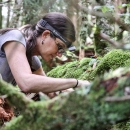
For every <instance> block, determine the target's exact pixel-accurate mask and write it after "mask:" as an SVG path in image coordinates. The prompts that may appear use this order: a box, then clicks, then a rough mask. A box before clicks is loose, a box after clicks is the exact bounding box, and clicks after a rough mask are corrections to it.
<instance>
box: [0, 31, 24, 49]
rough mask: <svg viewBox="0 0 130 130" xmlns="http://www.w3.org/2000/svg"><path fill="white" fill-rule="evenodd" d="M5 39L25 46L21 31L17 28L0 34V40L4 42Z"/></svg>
mask: <svg viewBox="0 0 130 130" xmlns="http://www.w3.org/2000/svg"><path fill="white" fill-rule="evenodd" d="M7 41H17V42H20V43H22V44H23V45H24V46H25V47H26V41H25V38H24V35H23V34H22V32H21V31H20V30H18V29H13V30H9V31H7V32H6V33H4V34H3V35H0V42H1V43H2V44H4V43H5V42H7Z"/></svg>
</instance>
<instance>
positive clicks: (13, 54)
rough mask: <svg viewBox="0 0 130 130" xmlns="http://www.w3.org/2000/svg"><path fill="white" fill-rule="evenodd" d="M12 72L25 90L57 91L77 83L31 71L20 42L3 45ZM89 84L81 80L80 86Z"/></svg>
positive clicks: (73, 80) (74, 80)
mask: <svg viewBox="0 0 130 130" xmlns="http://www.w3.org/2000/svg"><path fill="white" fill-rule="evenodd" d="M3 48H4V50H5V53H6V58H7V60H8V63H9V66H10V69H11V71H12V74H13V76H14V78H15V80H16V82H17V84H18V86H19V87H20V89H21V90H22V91H24V92H35V93H37V92H40V91H41V92H44V93H49V92H55V91H59V90H65V89H68V88H72V87H74V86H75V85H76V83H77V81H76V79H61V78H51V77H46V76H41V75H36V74H33V73H32V72H31V69H30V66H29V63H28V61H27V57H26V49H25V47H24V46H23V45H22V44H20V43H18V42H13V41H12V42H7V43H5V44H4V46H3ZM83 84H84V85H87V84H89V82H87V81H79V84H78V87H80V86H81V85H83Z"/></svg>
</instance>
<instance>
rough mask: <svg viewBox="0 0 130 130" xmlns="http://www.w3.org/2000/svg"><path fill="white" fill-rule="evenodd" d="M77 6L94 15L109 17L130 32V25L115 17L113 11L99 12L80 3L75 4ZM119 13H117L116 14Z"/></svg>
mask: <svg viewBox="0 0 130 130" xmlns="http://www.w3.org/2000/svg"><path fill="white" fill-rule="evenodd" d="M75 8H79V9H80V10H82V11H84V12H86V13H88V14H91V15H93V16H97V17H101V18H102V17H103V18H109V19H110V20H112V21H115V22H116V23H117V24H118V25H121V26H122V27H123V28H124V30H127V31H129V32H130V27H128V25H126V24H124V23H123V22H122V21H120V20H119V19H117V18H116V17H114V15H112V14H111V13H102V12H98V11H95V10H92V9H87V8H86V7H85V6H83V5H79V4H75ZM116 15H117V14H116Z"/></svg>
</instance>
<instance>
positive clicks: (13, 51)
mask: <svg viewBox="0 0 130 130" xmlns="http://www.w3.org/2000/svg"><path fill="white" fill-rule="evenodd" d="M74 41H75V30H74V25H73V24H72V22H71V21H70V19H69V18H67V17H66V16H65V15H63V14H62V13H58V12H52V13H48V14H46V15H45V16H44V17H43V18H42V19H41V20H40V21H38V22H37V24H36V25H33V26H32V25H25V26H23V27H21V28H20V29H19V30H18V29H3V30H0V74H1V75H2V78H3V80H5V81H6V82H8V83H11V84H13V85H15V84H17V85H18V86H19V87H20V89H21V90H22V91H23V92H29V93H31V92H33V93H37V92H43V93H50V92H56V91H61V90H66V89H69V88H75V87H80V86H82V85H88V84H89V82H88V81H82V80H77V79H62V78H51V77H47V76H46V75H45V73H44V71H43V69H42V66H41V63H40V60H39V59H38V57H37V56H41V57H42V59H43V60H45V61H46V62H50V61H52V59H53V58H54V57H56V56H59V57H61V56H62V54H63V53H64V51H65V50H66V48H69V47H70V46H71V43H72V42H74Z"/></svg>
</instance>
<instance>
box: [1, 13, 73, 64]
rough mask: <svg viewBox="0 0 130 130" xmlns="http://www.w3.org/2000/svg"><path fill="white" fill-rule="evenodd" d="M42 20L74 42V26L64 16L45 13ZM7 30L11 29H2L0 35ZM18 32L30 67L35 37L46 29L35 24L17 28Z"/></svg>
mask: <svg viewBox="0 0 130 130" xmlns="http://www.w3.org/2000/svg"><path fill="white" fill-rule="evenodd" d="M42 19H43V20H46V21H47V22H48V23H49V24H50V25H51V26H52V27H53V28H54V29H55V30H57V31H58V32H59V33H60V34H61V35H62V36H63V37H64V38H66V39H67V40H70V42H74V41H75V28H74V25H73V23H72V22H71V20H70V19H69V18H68V17H67V16H66V15H64V14H62V13H59V12H51V13H47V14H46V15H45V16H44V17H43V18H42ZM9 30H12V29H4V31H0V34H3V33H4V32H7V31H9ZM19 30H20V31H21V32H22V33H23V34H24V36H25V39H26V43H27V49H26V55H27V59H28V61H29V64H30V65H31V59H32V58H31V55H32V50H33V49H34V47H35V46H36V37H38V36H40V35H41V34H42V33H43V32H44V31H45V30H46V28H43V27H40V26H38V24H35V25H24V26H22V27H21V28H19ZM51 36H52V35H51Z"/></svg>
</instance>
